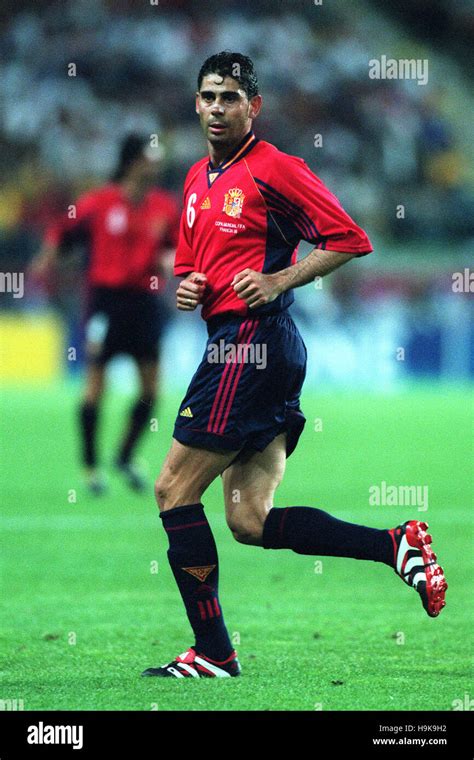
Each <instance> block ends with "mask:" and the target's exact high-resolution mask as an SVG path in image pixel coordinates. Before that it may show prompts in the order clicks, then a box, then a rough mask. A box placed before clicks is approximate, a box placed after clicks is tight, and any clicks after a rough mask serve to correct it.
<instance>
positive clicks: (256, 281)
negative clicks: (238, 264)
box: [231, 269, 281, 309]
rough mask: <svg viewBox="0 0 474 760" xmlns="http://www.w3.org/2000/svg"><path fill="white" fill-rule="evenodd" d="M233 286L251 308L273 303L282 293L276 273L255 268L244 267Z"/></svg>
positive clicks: (233, 281) (234, 280) (232, 283)
mask: <svg viewBox="0 0 474 760" xmlns="http://www.w3.org/2000/svg"><path fill="white" fill-rule="evenodd" d="M231 287H232V288H234V290H235V292H236V293H237V295H238V297H239V298H241V299H242V300H243V301H245V303H246V304H247V306H248V307H249V308H250V309H256V308H257V306H263V305H264V304H266V303H271V302H272V301H274V300H275V298H277V297H278V296H279V295H280V293H281V290H280V287H279V285H278V282H277V279H276V277H275V275H274V274H262V272H255V270H253V269H243V270H242V271H241V272H239V273H238V274H236V275H235V276H234V279H233V280H232V282H231Z"/></svg>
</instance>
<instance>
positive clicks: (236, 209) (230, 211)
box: [222, 187, 245, 219]
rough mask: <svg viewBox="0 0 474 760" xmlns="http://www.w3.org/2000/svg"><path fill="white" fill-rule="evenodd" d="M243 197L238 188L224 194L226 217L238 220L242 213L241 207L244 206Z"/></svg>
mask: <svg viewBox="0 0 474 760" xmlns="http://www.w3.org/2000/svg"><path fill="white" fill-rule="evenodd" d="M244 200H245V195H244V193H243V191H242V190H241V189H240V188H239V187H233V188H232V189H231V190H229V191H228V192H227V193H226V194H225V198H224V208H223V209H222V211H225V213H226V214H227V216H233V217H235V218H237V219H238V218H239V216H240V215H241V213H242V206H243V205H244Z"/></svg>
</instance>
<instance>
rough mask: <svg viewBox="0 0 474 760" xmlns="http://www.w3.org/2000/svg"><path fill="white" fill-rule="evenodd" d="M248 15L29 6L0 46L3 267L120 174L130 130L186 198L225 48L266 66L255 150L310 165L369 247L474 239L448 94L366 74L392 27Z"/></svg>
mask: <svg viewBox="0 0 474 760" xmlns="http://www.w3.org/2000/svg"><path fill="white" fill-rule="evenodd" d="M348 6H351V9H349V7H348ZM250 7H252V4H250V5H249V4H248V3H247V2H245V0H242V2H234V0H229V2H227V3H222V2H213V1H212V0H210V1H209V2H206V3H201V2H188V1H187V0H173V1H171V0H168V1H167V0H155V2H154V1H153V0H148V1H147V2H145V1H144V0H142V1H141V2H138V1H135V2H134V1H132V0H128V1H126V0H110V2H105V0H80V1H79V2H77V1H76V0H69V1H67V0H66V2H64V0H62V1H61V2H55V3H50V2H42V3H40V4H33V3H32V2H22V1H21V0H19V2H18V3H17V4H16V6H15V9H16V10H15V12H13V13H12V14H11V15H10V17H9V18H8V19H7V20H5V21H4V23H3V29H2V35H1V43H0V62H1V75H0V105H1V111H0V148H1V151H0V153H1V156H2V158H1V159H0V161H1V163H0V166H1V175H0V252H1V253H2V257H6V258H7V259H8V260H11V259H12V258H13V259H15V260H16V261H17V262H18V265H20V263H21V264H23V263H25V262H26V261H27V260H28V259H29V258H30V257H31V255H32V254H33V252H34V251H35V250H36V248H37V246H38V241H39V239H40V236H41V232H42V230H43V229H44V226H45V225H46V224H47V223H48V221H49V220H50V219H51V218H52V217H53V216H54V215H55V214H56V213H57V212H58V211H59V210H63V209H64V207H65V204H66V203H67V202H70V201H71V199H72V198H74V197H75V196H76V195H77V193H78V192H80V191H81V190H83V189H84V188H86V187H89V186H91V185H93V184H96V183H98V182H103V181H104V180H106V179H107V178H108V177H109V176H110V175H111V173H112V172H113V169H114V165H115V162H116V156H117V148H118V145H119V143H120V141H121V139H122V138H123V136H124V135H125V134H126V133H128V132H130V131H139V132H143V133H145V134H158V135H159V139H160V140H161V142H162V144H163V146H164V148H165V159H164V162H163V172H162V183H163V184H164V185H165V186H166V187H168V188H170V189H174V190H176V191H177V192H180V190H181V187H182V183H183V179H184V176H185V174H186V172H187V169H188V168H189V166H190V165H191V163H192V162H194V161H195V160H197V159H198V158H200V157H201V156H202V155H203V154H204V151H205V146H204V142H203V138H202V135H201V133H200V130H199V125H198V123H197V118H196V115H195V112H194V103H193V94H194V92H195V89H196V77H197V73H198V70H199V68H200V65H201V63H202V62H203V60H204V59H205V58H206V57H207V56H208V55H210V54H212V53H214V52H218V51H219V50H224V49H230V50H236V51H240V52H244V53H246V54H248V55H250V56H251V57H252V58H253V60H254V62H255V65H256V68H257V72H258V75H259V79H260V85H261V91H262V94H263V96H264V109H263V112H262V114H261V116H260V117H259V119H258V122H257V123H256V132H257V134H258V136H260V137H262V138H264V139H267V140H269V141H270V142H274V143H275V144H276V145H277V146H278V147H279V148H281V149H282V150H285V151H287V152H289V153H292V154H296V155H299V156H301V157H303V158H304V159H305V160H306V161H307V162H308V164H309V165H310V166H311V167H312V168H313V170H314V171H315V172H316V173H317V174H318V175H319V176H321V178H322V179H323V180H324V181H325V182H326V183H327V184H328V185H329V186H330V187H331V189H333V190H334V191H335V192H336V194H337V195H338V196H339V197H340V199H341V201H342V202H343V204H344V205H345V206H346V207H347V208H348V210H349V211H350V212H351V213H352V214H353V215H354V216H355V217H356V218H357V221H358V222H359V223H360V224H361V225H362V226H363V227H365V228H367V229H368V231H369V233H371V234H373V233H375V234H380V235H381V236H383V237H384V238H385V239H388V240H390V239H391V240H395V241H398V240H400V241H404V240H410V239H418V240H426V241H430V240H437V241H440V240H446V241H452V240H456V241H465V240H467V239H469V238H470V237H473V235H474V227H473V224H474V222H473V220H474V213H473V211H474V207H473V200H472V195H471V194H470V192H469V190H470V188H469V186H468V184H467V182H466V178H465V175H464V173H463V170H464V164H465V161H466V157H465V156H464V155H463V152H462V149H461V148H460V145H459V143H458V141H457V140H456V138H455V136H454V135H455V129H454V126H455V125H454V124H453V123H451V120H450V118H448V116H447V113H448V112H449V109H448V108H447V107H446V92H445V91H444V90H443V88H442V87H441V86H440V85H439V82H438V83H437V84H436V85H433V84H431V83H429V84H428V85H426V86H420V85H418V84H417V82H416V81H407V80H374V79H371V78H370V77H369V75H368V70H369V60H370V59H372V58H373V57H375V56H376V55H377V54H379V52H380V46H379V43H376V44H377V47H375V46H374V45H375V43H374V40H376V39H377V35H378V33H379V32H380V34H382V33H383V27H384V25H386V24H389V23H390V22H389V21H388V20H387V19H385V18H382V17H381V16H380V13H379V12H378V11H376V10H372V11H370V12H369V10H368V9H367V6H365V5H364V12H363V13H362V12H360V10H358V3H357V2H355V3H350V4H347V3H344V4H343V3H334V4H329V3H328V4H323V5H321V6H318V4H317V3H315V4H312V3H311V2H309V1H308V2H304V3H299V2H298V1H295V2H260V3H254V4H253V8H254V12H252V13H251V12H250V10H249V8H250ZM255 9H258V10H257V12H256V11H255ZM399 43H400V44H399V49H398V50H397V49H391V50H387V51H386V52H387V53H388V55H394V54H395V55H396V54H399V55H400V57H404V58H411V57H413V58H416V57H419V52H420V51H419V48H417V47H416V45H415V43H410V41H409V39H401V38H400V40H399ZM71 64H73V66H71ZM450 96H451V97H452V93H450ZM318 135H320V136H321V138H322V140H321V138H319V137H318ZM400 205H403V207H404V218H403V220H402V219H400V214H398V215H397V208H399V207H400Z"/></svg>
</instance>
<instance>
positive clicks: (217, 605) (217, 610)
mask: <svg viewBox="0 0 474 760" xmlns="http://www.w3.org/2000/svg"><path fill="white" fill-rule="evenodd" d="M212 601H213V602H214V609H215V611H216V617H220V614H221V611H220V608H219V602H218V601H217V599H216V597H214V599H213V600H212Z"/></svg>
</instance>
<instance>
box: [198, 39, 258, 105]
mask: <svg viewBox="0 0 474 760" xmlns="http://www.w3.org/2000/svg"><path fill="white" fill-rule="evenodd" d="M207 74H219V76H221V77H232V79H236V80H237V82H239V84H240V85H241V86H242V88H243V89H244V90H245V92H246V93H247V97H248V99H249V100H250V98H253V96H254V95H258V79H257V74H256V73H255V69H254V65H253V61H252V60H251V59H250V58H249V57H248V56H246V55H242V53H231V52H230V51H229V50H224V51H222V52H221V53H216V54H215V55H211V56H210V57H209V58H207V59H206V60H205V61H204V63H203V64H202V66H201V69H200V71H199V74H198V90H200V89H201V84H202V80H203V79H204V77H205V76H207Z"/></svg>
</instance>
